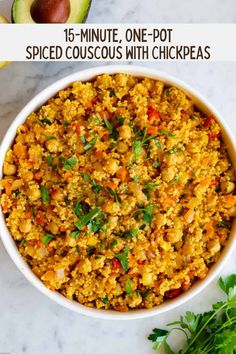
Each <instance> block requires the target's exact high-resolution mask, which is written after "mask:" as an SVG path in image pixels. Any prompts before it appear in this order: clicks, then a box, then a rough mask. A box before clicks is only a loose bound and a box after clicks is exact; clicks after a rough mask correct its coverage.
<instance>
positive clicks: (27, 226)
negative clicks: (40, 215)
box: [20, 220, 32, 234]
mask: <svg viewBox="0 0 236 354" xmlns="http://www.w3.org/2000/svg"><path fill="white" fill-rule="evenodd" d="M31 226H32V224H31V221H30V220H22V221H21V224H20V231H21V232H23V233H24V234H26V233H28V232H30V230H31Z"/></svg>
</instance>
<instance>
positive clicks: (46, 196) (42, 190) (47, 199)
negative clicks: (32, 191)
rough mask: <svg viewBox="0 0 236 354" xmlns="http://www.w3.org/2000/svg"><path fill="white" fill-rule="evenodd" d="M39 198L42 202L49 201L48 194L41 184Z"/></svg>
mask: <svg viewBox="0 0 236 354" xmlns="http://www.w3.org/2000/svg"><path fill="white" fill-rule="evenodd" d="M41 198H42V201H43V202H49V200H50V196H49V193H48V190H47V188H46V187H45V186H41Z"/></svg>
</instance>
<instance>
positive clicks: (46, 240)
mask: <svg viewBox="0 0 236 354" xmlns="http://www.w3.org/2000/svg"><path fill="white" fill-rule="evenodd" d="M53 238H54V236H53V235H51V234H47V235H44V236H43V237H42V243H43V244H44V245H47V244H48V243H49V242H50V241H52V239H53Z"/></svg>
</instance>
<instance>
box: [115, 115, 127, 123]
mask: <svg viewBox="0 0 236 354" xmlns="http://www.w3.org/2000/svg"><path fill="white" fill-rule="evenodd" d="M115 119H116V120H117V122H118V123H119V124H120V125H123V124H124V121H125V118H123V117H121V116H117V115H116V116H115Z"/></svg>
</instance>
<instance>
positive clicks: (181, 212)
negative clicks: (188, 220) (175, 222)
mask: <svg viewBox="0 0 236 354" xmlns="http://www.w3.org/2000/svg"><path fill="white" fill-rule="evenodd" d="M184 211H185V208H184V207H183V206H182V207H181V208H180V211H179V212H178V216H182V215H184Z"/></svg>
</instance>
